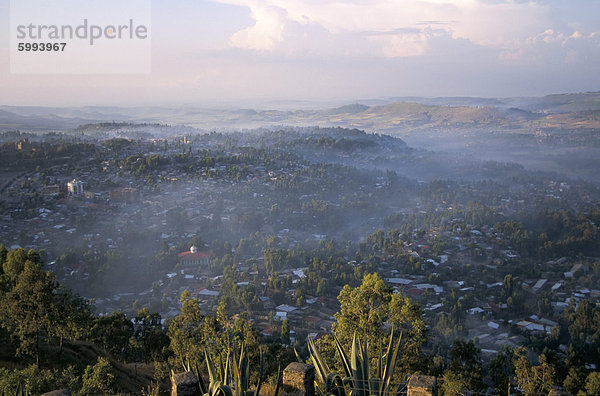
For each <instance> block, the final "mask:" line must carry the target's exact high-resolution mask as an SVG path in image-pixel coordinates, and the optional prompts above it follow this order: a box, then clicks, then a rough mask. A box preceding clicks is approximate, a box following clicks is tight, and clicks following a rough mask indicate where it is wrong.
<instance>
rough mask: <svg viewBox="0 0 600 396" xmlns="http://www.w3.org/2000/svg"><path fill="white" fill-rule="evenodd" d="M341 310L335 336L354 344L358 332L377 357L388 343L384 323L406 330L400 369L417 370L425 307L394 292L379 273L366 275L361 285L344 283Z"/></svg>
mask: <svg viewBox="0 0 600 396" xmlns="http://www.w3.org/2000/svg"><path fill="white" fill-rule="evenodd" d="M338 301H339V302H340V312H338V313H336V314H335V319H336V323H335V324H334V326H333V330H334V332H335V335H336V336H337V337H338V338H339V339H340V341H341V342H342V343H343V344H345V345H348V346H349V345H350V344H351V342H352V337H353V335H354V333H357V334H358V335H359V336H360V337H361V339H363V340H365V341H366V343H367V345H368V347H369V355H370V356H376V355H377V353H378V351H379V347H380V346H381V345H384V343H385V342H386V341H385V340H386V330H385V329H384V323H389V324H391V325H392V326H393V327H394V328H395V329H396V330H402V332H403V337H402V339H403V342H402V350H401V351H402V356H403V359H402V361H401V362H400V363H401V365H400V366H399V371H403V370H404V371H408V369H417V368H419V367H418V365H419V364H420V358H421V356H420V352H421V346H422V345H423V343H424V342H425V339H426V337H425V330H426V329H425V323H424V322H423V320H422V319H421V307H420V305H418V304H415V303H413V302H412V301H411V300H410V299H409V298H408V297H406V296H404V295H402V294H401V293H394V291H393V289H392V288H391V287H390V286H388V285H386V283H385V282H384V281H383V279H382V278H381V276H379V274H377V273H373V274H366V275H365V276H364V278H363V280H362V284H361V285H360V286H358V287H355V288H353V287H350V286H349V285H346V286H344V288H343V289H342V291H341V292H340V294H339V296H338Z"/></svg>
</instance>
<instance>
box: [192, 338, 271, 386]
mask: <svg viewBox="0 0 600 396" xmlns="http://www.w3.org/2000/svg"><path fill="white" fill-rule="evenodd" d="M231 355H232V354H231V353H230V352H228V353H227V359H226V360H225V367H222V364H221V365H220V367H219V368H220V370H219V371H218V372H217V370H216V368H215V364H214V362H213V360H212V359H211V357H210V356H209V355H208V352H207V351H206V349H205V350H204V357H205V359H206V367H207V369H208V377H209V381H210V384H209V386H208V387H206V386H205V385H204V386H203V385H202V383H201V384H200V387H201V390H202V392H203V393H204V395H205V396H255V395H256V396H258V395H259V393H260V388H261V386H262V377H263V371H264V361H263V354H262V350H261V352H260V370H259V374H258V382H257V384H256V389H255V390H249V388H250V365H249V364H248V356H247V355H246V346H245V345H244V344H242V348H241V350H240V356H239V358H238V357H237V355H236V352H235V349H233V356H231ZM231 374H233V375H231Z"/></svg>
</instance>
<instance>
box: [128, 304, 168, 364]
mask: <svg viewBox="0 0 600 396" xmlns="http://www.w3.org/2000/svg"><path fill="white" fill-rule="evenodd" d="M135 321H136V323H137V324H138V325H140V326H139V329H138V330H137V332H136V334H135V337H136V339H138V340H139V342H140V343H141V347H142V351H143V354H144V358H145V360H146V361H148V360H149V359H152V360H154V361H160V360H163V359H164V358H163V356H164V352H163V350H164V348H166V347H167V346H168V345H169V337H167V334H166V333H165V331H164V330H163V328H162V318H161V316H160V314H158V313H150V312H149V311H148V309H147V308H142V309H141V310H140V311H139V312H138V313H137V315H136V317H135Z"/></svg>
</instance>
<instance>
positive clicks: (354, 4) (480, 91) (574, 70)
mask: <svg viewBox="0 0 600 396" xmlns="http://www.w3.org/2000/svg"><path fill="white" fill-rule="evenodd" d="M14 1H19V0H14ZM56 1H58V3H64V2H65V1H67V0H56ZM124 1H127V0H124ZM148 1H149V2H150V9H151V23H150V39H151V44H150V48H151V66H150V72H149V73H148V72H144V73H139V74H138V73H133V74H114V73H113V74H69V73H64V74H57V73H52V74H46V73H42V74H18V73H11V70H10V56H9V47H10V46H11V45H12V44H11V42H10V40H9V38H10V35H11V34H12V32H11V31H10V28H9V22H10V21H9V20H10V12H9V11H10V0H0V53H2V56H0V104H1V105H29V106H38V105H40V106H84V105H86V106H87V105H102V106H106V105H114V106H142V105H161V106H182V105H186V106H187V105H189V106H208V105H210V106H243V107H269V106H275V105H276V104H278V103H279V104H281V103H289V104H290V105H292V106H293V104H294V103H301V102H304V103H314V104H319V103H321V104H322V103H331V102H338V103H342V102H347V103H351V102H356V101H360V100H365V99H374V98H386V97H395V96H425V97H437V96H480V97H514V96H542V95H546V94H551V93H563V92H586V91H598V90H600V73H599V70H600V1H598V0H532V1H528V0H427V1H420V0H170V1H166V0H163V1H159V0H148ZM46 2H48V0H46ZM65 8H68V7H65ZM65 12H66V13H67V14H68V12H69V10H68V9H67V10H65ZM101 50H102V49H98V51H101ZM106 51H107V53H106V54H105V55H106V56H110V53H109V52H108V51H109V50H106ZM74 61H77V60H74ZM296 101H297V102H296Z"/></svg>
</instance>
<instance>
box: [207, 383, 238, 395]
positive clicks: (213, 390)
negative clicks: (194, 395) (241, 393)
mask: <svg viewBox="0 0 600 396" xmlns="http://www.w3.org/2000/svg"><path fill="white" fill-rule="evenodd" d="M208 396H233V392H232V391H231V387H229V386H227V385H224V384H223V383H222V382H221V381H212V382H211V383H210V387H209V389H208Z"/></svg>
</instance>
